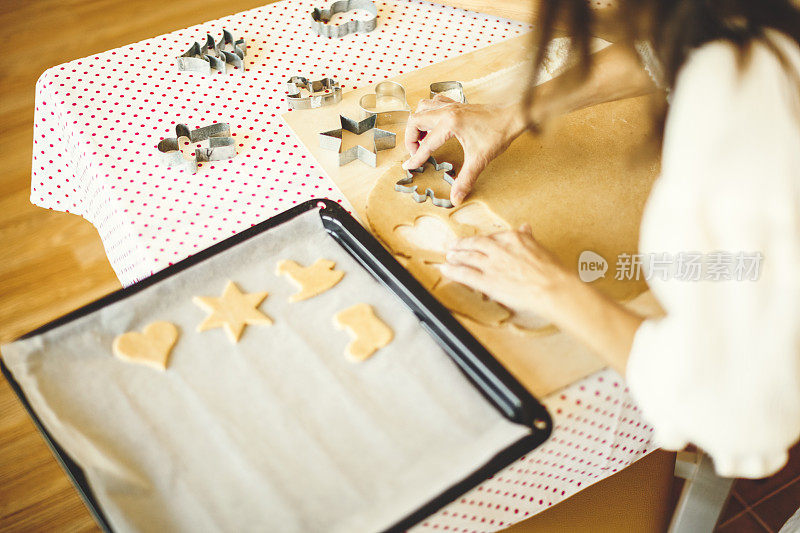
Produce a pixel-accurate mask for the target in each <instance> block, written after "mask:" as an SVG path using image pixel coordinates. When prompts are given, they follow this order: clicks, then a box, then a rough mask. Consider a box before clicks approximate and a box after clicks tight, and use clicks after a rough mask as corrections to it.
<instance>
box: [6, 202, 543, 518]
mask: <svg viewBox="0 0 800 533" xmlns="http://www.w3.org/2000/svg"><path fill="white" fill-rule="evenodd" d="M315 209H316V210H318V211H319V215H320V218H321V221H322V224H323V227H324V228H325V230H326V231H327V232H328V234H329V235H330V236H331V237H333V239H334V240H335V241H336V242H337V243H338V244H339V245H340V246H342V248H344V249H345V250H346V251H347V252H348V253H349V254H350V255H351V256H352V257H353V258H355V259H356V261H357V262H358V263H359V264H361V265H362V266H363V267H364V268H365V269H366V270H367V271H368V272H369V273H370V274H372V276H373V277H374V278H375V279H377V280H378V281H379V283H380V284H381V285H382V286H384V287H385V288H387V289H388V290H389V291H391V292H392V293H393V294H395V295H396V296H397V297H398V298H400V300H401V301H402V302H403V303H404V304H405V306H406V307H408V308H409V309H410V310H411V311H412V312H413V313H414V315H415V316H416V317H417V319H418V320H419V322H420V324H421V326H422V327H423V329H425V330H426V331H427V332H428V333H429V334H430V335H431V336H432V337H433V338H434V339H435V340H436V341H437V343H438V344H439V345H440V346H441V347H442V348H443V349H444V351H445V352H446V353H447V355H448V356H449V357H450V358H451V359H452V360H453V361H454V362H455V363H456V364H457V366H458V367H459V369H460V370H461V371H462V372H463V373H464V375H465V376H466V377H467V378H468V379H469V381H470V382H471V383H472V384H473V385H474V386H475V387H476V388H477V389H478V390H479V391H480V393H481V394H482V395H483V396H484V397H485V398H486V400H487V401H489V402H490V403H491V404H492V405H493V406H494V407H495V408H496V409H497V410H498V411H499V412H500V413H501V414H502V415H503V416H504V417H506V418H507V419H509V420H511V421H513V422H515V423H518V424H522V425H525V426H527V427H530V428H531V433H530V434H529V435H526V436H525V437H523V438H521V439H519V440H518V441H516V442H515V443H514V444H512V445H511V446H509V447H507V448H506V449H504V450H502V451H501V452H499V453H498V454H496V455H495V456H494V457H493V458H492V459H491V460H490V461H488V462H487V463H486V464H485V465H483V466H482V467H481V468H479V469H477V470H476V471H474V472H472V473H471V474H469V475H468V476H467V477H465V478H463V479H462V480H461V481H460V482H458V483H456V484H455V485H452V486H451V487H450V488H449V489H447V490H445V491H444V492H442V493H441V494H439V495H438V496H437V497H435V498H433V499H431V500H430V501H428V502H427V503H426V504H424V505H422V506H421V507H420V508H418V509H417V510H416V511H414V512H412V513H411V514H409V515H407V516H406V517H405V518H403V519H402V520H400V521H399V522H397V523H396V524H394V525H393V526H392V527H391V528H389V529H388V530H387V531H402V530H405V529H408V528H409V527H411V526H413V525H414V524H416V523H418V522H419V521H421V520H423V519H424V518H426V517H427V516H429V515H431V514H433V513H434V512H436V511H437V510H438V509H440V508H442V507H444V506H445V505H447V504H448V503H449V502H451V501H453V500H454V499H456V498H458V497H459V496H460V495H462V494H463V493H465V492H466V491H468V490H470V489H471V488H473V487H474V486H476V485H477V484H479V483H480V482H481V481H483V480H484V479H486V478H487V477H490V476H491V475H493V474H494V473H496V472H498V471H499V470H501V469H502V468H504V467H506V466H507V465H509V464H510V463H512V462H513V461H515V460H516V459H518V458H519V457H521V456H522V455H524V454H525V453H527V452H529V451H530V450H532V449H534V448H536V447H537V446H539V445H540V444H542V443H543V442H544V441H545V440H547V438H548V437H549V435H550V432H551V430H552V421H551V419H550V416H549V414H548V413H547V410H546V409H545V408H544V406H543V405H542V404H541V403H539V402H538V401H537V400H536V399H535V398H534V397H533V396H532V395H531V394H530V393H529V392H528V391H527V390H526V389H525V388H524V387H523V386H522V385H521V384H520V383H519V382H518V381H517V380H516V379H515V378H514V377H513V376H512V375H511V374H510V373H509V372H508V371H507V370H506V369H505V368H504V367H503V366H502V365H501V364H500V363H499V362H498V361H497V360H496V359H494V357H492V355H491V354H490V353H489V352H488V351H487V350H486V348H484V347H483V346H482V345H481V344H480V343H479V342H478V341H477V340H476V339H475V338H474V337H473V336H472V335H471V334H470V333H469V332H468V331H467V330H466V329H465V328H464V327H463V326H462V325H461V324H460V323H459V322H458V321H457V320H456V319H455V318H453V316H452V315H451V314H450V312H449V311H448V310H447V309H446V308H445V307H444V306H443V305H442V304H440V303H439V302H438V301H437V300H436V299H435V298H434V297H433V296H432V295H431V294H430V293H428V292H427V291H426V290H425V288H424V287H422V285H420V284H419V282H417V280H416V279H414V277H413V276H411V274H410V273H409V272H408V271H407V270H406V269H405V268H403V266H402V265H400V263H398V262H397V260H396V259H395V258H394V257H393V256H392V255H391V254H390V253H389V252H388V251H387V250H386V249H385V248H383V246H382V245H381V244H380V243H379V242H378V241H377V240H376V239H375V238H374V237H373V236H372V235H371V234H370V233H369V232H368V231H366V230H365V229H364V228H363V227H362V226H361V225H360V224H359V223H358V222H357V221H356V220H355V219H354V218H353V217H352V216H351V215H350V214H349V213H348V212H347V211H346V210H345V209H344V208H342V207H341V206H340V205H339V204H338V203H336V202H334V201H331V200H328V199H314V200H309V201H307V202H304V203H302V204H300V205H297V206H295V207H293V208H291V209H289V210H287V211H284V212H283V213H280V214H278V215H276V216H274V217H272V218H270V219H268V220H266V221H264V222H262V223H260V224H258V225H256V226H253V227H252V228H249V229H247V230H245V231H243V232H241V233H239V234H237V235H235V236H233V237H230V238H228V239H226V240H224V241H222V242H220V243H218V244H215V245H213V246H211V247H209V248H207V249H205V250H203V251H201V252H199V253H197V254H195V255H193V256H191V257H189V258H187V259H184V260H183V261H180V262H179V263H176V264H174V265H172V266H170V267H167V268H166V269H164V270H162V271H160V272H158V273H156V274H153V275H152V276H150V277H148V278H146V279H145V280H142V281H140V282H138V283H135V284H134V285H131V286H130V287H126V288H124V289H120V290H118V291H116V292H113V293H111V294H109V295H107V296H105V297H103V298H101V299H99V300H97V301H95V302H92V303H90V304H88V305H86V306H84V307H81V308H79V309H77V310H75V311H73V312H71V313H68V314H67V315H64V316H62V317H60V318H58V319H56V320H54V321H52V322H50V323H48V324H46V325H44V326H42V327H40V328H38V329H36V330H34V331H32V332H30V333H28V334H26V335H24V336H23V337H22V338H27V337H31V336H35V335H39V334H41V333H44V332H46V331H48V330H51V329H53V328H56V327H58V326H61V325H63V324H66V323H68V322H70V321H72V320H75V319H77V318H80V317H82V316H85V315H87V314H89V313H92V312H94V311H97V310H98V309H100V308H102V307H104V306H107V305H109V304H111V303H114V302H117V301H120V300H123V299H125V298H127V297H129V296H131V295H133V294H136V293H137V292H139V291H141V290H144V289H146V288H147V287H150V286H152V285H154V284H156V283H159V282H160V281H162V280H164V279H166V278H168V277H170V276H174V275H175V274H177V273H179V272H181V271H183V270H185V269H187V268H189V267H191V266H193V265H196V264H198V263H200V262H202V261H205V260H206V259H208V258H210V257H212V256H214V255H216V254H218V253H220V252H222V251H224V250H227V249H229V248H231V247H233V246H236V245H237V244H239V243H241V242H243V241H246V240H247V239H250V238H252V237H254V236H256V235H258V234H261V233H263V232H265V231H268V230H269V229H271V228H274V227H276V226H278V225H280V224H282V223H284V222H287V221H289V220H291V219H293V218H295V217H297V216H299V215H301V214H303V213H306V212H308V211H311V210H315ZM0 370H2V373H3V375H4V376H5V378H6V379H7V380H8V382H9V383H10V384H11V387H12V389H13V390H14V392H15V393H16V394H17V396H18V397H19V399H20V401H21V402H22V403H23V405H24V406H25V409H26V410H27V411H28V414H29V415H30V416H31V418H32V419H33V421H34V423H35V424H36V426H37V428H38V429H39V431H40V432H41V433H42V435H43V436H44V438H45V441H46V442H47V444H48V445H49V446H50V448H51V450H52V451H53V454H54V455H55V456H56V458H57V460H58V461H59V463H60V464H61V466H62V467H63V468H64V470H65V471H66V472H67V474H68V475H69V477H70V478H71V479H72V482H73V483H74V485H75V486H76V487H77V489H78V491H79V493H80V495H81V497H82V498H83V500H84V502H85V503H86V505H87V507H88V508H89V510H90V512H91V513H92V515H93V516H94V518H95V520H96V521H97V523H98V524H99V525H100V527H101V528H103V529H104V530H105V531H112V528H111V525H110V523H109V521H108V519H107V518H106V517H105V515H104V513H103V510H102V508H101V507H100V505H99V503H98V501H97V499H96V497H95V496H94V494H93V492H92V488H91V486H90V485H89V483H88V482H87V480H86V477H85V475H84V473H83V471H82V469H81V468H80V467H79V466H78V465H77V464H76V463H75V462H74V461H73V460H72V458H71V457H70V456H69V455H68V454H67V453H66V452H65V451H64V449H63V448H62V447H61V446H60V445H59V443H58V442H57V441H55V439H53V438H52V436H51V435H50V434H49V433H48V431H47V430H46V429H45V428H44V426H43V424H42V422H41V421H40V419H39V418H38V416H37V414H36V413H35V412H34V410H33V408H32V407H31V404H30V403H29V401H28V399H27V398H26V397H25V394H24V392H23V391H22V389H21V387H20V386H19V384H18V383H17V382H16V380H15V379H14V377H13V376H12V375H11V373H10V371H9V370H8V368H7V367H6V365H5V363H4V362H3V361H2V360H0Z"/></svg>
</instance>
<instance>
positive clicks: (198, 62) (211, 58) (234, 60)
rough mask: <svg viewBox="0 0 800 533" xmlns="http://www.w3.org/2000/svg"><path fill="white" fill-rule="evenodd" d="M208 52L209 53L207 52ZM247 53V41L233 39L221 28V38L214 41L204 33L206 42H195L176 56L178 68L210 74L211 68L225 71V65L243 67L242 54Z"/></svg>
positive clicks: (229, 33)
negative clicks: (201, 43) (202, 43)
mask: <svg viewBox="0 0 800 533" xmlns="http://www.w3.org/2000/svg"><path fill="white" fill-rule="evenodd" d="M209 52H210V53H209ZM246 54H247V43H246V42H245V40H244V39H236V40H234V38H233V34H232V33H231V32H229V31H228V30H225V29H223V30H222V39H221V40H220V41H219V42H215V41H214V38H213V37H212V36H211V35H208V34H206V43H205V44H204V45H200V43H198V42H195V43H194V44H193V45H192V46H191V48H189V50H188V51H186V52H185V53H184V54H183V55H181V56H180V57H179V58H178V70H184V71H191V72H201V73H203V74H211V71H212V70H219V71H220V72H222V73H223V74H224V73H225V65H226V64H231V65H233V66H234V67H239V68H240V69H242V70H245V68H244V56H245V55H246Z"/></svg>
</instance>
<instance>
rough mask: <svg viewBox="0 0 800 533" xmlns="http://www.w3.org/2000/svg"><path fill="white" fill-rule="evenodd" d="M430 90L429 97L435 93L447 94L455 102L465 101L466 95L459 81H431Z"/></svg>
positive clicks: (464, 102)
mask: <svg viewBox="0 0 800 533" xmlns="http://www.w3.org/2000/svg"><path fill="white" fill-rule="evenodd" d="M430 90H431V92H430V98H433V97H435V96H436V95H437V94H444V96H448V97H450V98H452V99H453V100H455V101H456V102H459V103H462V104H466V103H467V97H466V96H464V86H463V85H461V82H460V81H437V82H434V83H431V86H430ZM447 93H450V94H447Z"/></svg>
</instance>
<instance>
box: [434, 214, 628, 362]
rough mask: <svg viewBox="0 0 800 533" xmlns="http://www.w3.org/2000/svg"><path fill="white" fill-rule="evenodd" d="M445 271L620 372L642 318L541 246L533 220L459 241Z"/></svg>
mask: <svg viewBox="0 0 800 533" xmlns="http://www.w3.org/2000/svg"><path fill="white" fill-rule="evenodd" d="M441 270H442V274H444V275H445V276H446V277H448V278H450V279H452V280H454V281H457V282H460V283H463V284H464V285H467V286H469V287H472V288H473V289H476V290H478V291H481V292H482V293H484V294H486V295H487V296H488V297H490V298H491V299H493V300H496V301H498V302H500V303H502V304H505V305H506V306H507V307H510V308H511V309H513V310H514V311H515V312H516V313H518V314H522V315H524V314H527V313H533V314H535V315H538V316H540V317H543V318H546V319H548V320H550V321H551V322H552V323H553V324H555V325H556V326H558V327H559V329H561V330H562V331H564V332H566V333H569V334H571V335H573V336H575V337H577V338H578V339H579V340H581V341H582V342H584V343H585V344H586V345H587V346H589V347H590V348H592V349H593V350H594V351H595V352H597V353H598V354H600V355H601V356H602V357H603V358H604V359H605V360H606V362H607V363H608V364H609V365H611V366H613V367H614V368H615V369H616V370H617V371H618V372H620V373H621V374H622V375H625V367H626V365H627V362H628V354H630V351H631V346H632V344H633V339H634V336H635V335H636V330H637V329H638V328H639V326H640V325H641V323H642V320H643V318H642V317H641V316H639V315H637V314H636V313H633V312H632V311H629V310H628V309H625V308H624V307H622V306H621V305H620V304H618V303H617V302H614V301H612V300H610V299H609V298H607V297H605V296H603V295H602V294H601V293H600V292H599V291H597V290H595V289H594V288H592V287H591V286H590V285H588V284H586V283H583V282H582V281H580V279H578V277H577V276H575V275H574V274H572V273H571V272H569V271H568V270H567V269H566V268H564V266H563V265H562V264H561V263H559V261H558V259H556V257H555V256H554V255H553V254H552V253H550V252H549V251H548V250H546V249H545V248H543V247H542V245H540V244H539V243H538V242H536V239H534V238H533V235H532V234H531V228H530V226H529V225H527V224H526V225H524V226H522V227H521V228H520V229H519V230H518V231H505V232H502V233H496V234H494V235H490V236H487V237H470V238H467V239H461V240H460V241H458V242H456V243H455V244H454V245H453V246H452V247H451V248H450V250H449V251H448V253H447V263H445V264H444V265H442V267H441Z"/></svg>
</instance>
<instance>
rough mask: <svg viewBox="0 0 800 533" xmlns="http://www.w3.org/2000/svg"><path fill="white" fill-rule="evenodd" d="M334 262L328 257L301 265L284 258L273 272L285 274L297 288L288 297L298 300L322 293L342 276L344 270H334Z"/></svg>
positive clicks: (290, 299)
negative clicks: (305, 265)
mask: <svg viewBox="0 0 800 533" xmlns="http://www.w3.org/2000/svg"><path fill="white" fill-rule="evenodd" d="M335 266H336V263H334V262H333V261H331V260H330V259H317V261H316V262H315V263H314V264H313V265H311V266H307V267H304V266H301V265H299V264H298V263H296V262H295V261H292V260H290V259H285V260H283V261H280V262H279V263H278V266H277V267H276V268H275V273H276V274H278V275H279V276H281V275H284V274H285V275H287V276H289V279H290V280H292V283H294V284H295V285H296V286H297V287H298V288H299V289H300V292H296V293H294V294H293V295H291V296H290V297H289V301H290V302H299V301H301V300H307V299H309V298H313V297H314V296H317V295H318V294H322V293H323V292H325V291H327V290H328V289H330V288H332V287H333V286H334V285H336V284H337V283H339V282H340V281H341V280H342V278H343V277H344V272H343V271H341V270H334V267H335Z"/></svg>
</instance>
